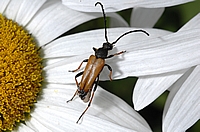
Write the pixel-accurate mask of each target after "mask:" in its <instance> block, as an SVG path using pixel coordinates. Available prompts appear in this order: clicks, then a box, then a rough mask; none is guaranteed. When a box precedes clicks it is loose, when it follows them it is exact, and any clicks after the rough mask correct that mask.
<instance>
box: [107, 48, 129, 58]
mask: <svg viewBox="0 0 200 132" xmlns="http://www.w3.org/2000/svg"><path fill="white" fill-rule="evenodd" d="M125 52H126V51H125V50H124V51H121V52H118V53H115V54H113V55H109V56H107V57H106V59H107V58H112V57H113V56H116V55H120V54H123V53H125Z"/></svg>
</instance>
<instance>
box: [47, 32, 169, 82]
mask: <svg viewBox="0 0 200 132" xmlns="http://www.w3.org/2000/svg"><path fill="white" fill-rule="evenodd" d="M128 29H132V28H125V29H124V28H116V29H112V30H111V31H113V32H111V33H110V34H109V38H110V39H111V40H114V38H115V39H116V36H119V31H120V32H125V31H127V30H128ZM100 31H101V32H100ZM128 31H129V30H128ZM147 32H149V33H150V34H152V35H151V37H156V36H158V35H161V34H169V32H166V31H162V30H153V29H151V30H150V29H147ZM120 34H121V33H120ZM100 36H102V38H100ZM131 36H132V35H127V36H126V39H122V40H120V42H119V43H118V44H116V45H117V47H118V45H119V46H120V45H121V44H124V43H125V44H126V41H133V42H136V45H134V46H135V48H136V49H137V48H139V47H140V46H141V45H137V41H141V40H142V39H143V40H144V39H147V38H148V37H147V36H146V35H144V34H142V33H137V34H133V36H134V37H131ZM103 37H104V30H97V31H95V32H85V33H80V34H76V35H71V36H67V37H64V38H61V39H58V40H56V41H54V42H52V43H50V44H49V45H47V46H45V47H43V49H44V53H45V57H44V58H52V57H54V58H57V57H65V56H74V55H78V56H74V57H67V58H65V59H63V60H61V61H60V62H56V63H51V64H50V65H48V66H46V67H45V68H44V70H45V71H46V72H45V75H46V81H48V82H52V83H71V82H74V75H76V74H77V73H70V72H68V71H69V70H74V69H76V68H77V67H78V66H79V64H80V63H81V62H82V60H84V59H87V58H88V57H89V56H90V55H91V54H93V50H92V47H97V45H98V47H99V45H101V44H102V43H103V41H104V38H103ZM93 41H95V42H96V41H97V42H99V41H100V42H99V43H94V42H93ZM79 44H86V45H84V46H80V45H79ZM145 44H147V43H144V45H145ZM66 45H67V46H66ZM76 45H77V46H76ZM69 47H70V48H69ZM124 49H125V48H124ZM114 50H115V51H114V52H112V53H115V52H117V51H116V49H114ZM121 50H122V49H121ZM75 51H76V52H75ZM112 59H114V61H113V62H116V61H119V58H118V57H116V58H112ZM112 59H111V60H112ZM48 60H51V59H47V62H48ZM111 60H108V61H107V63H108V64H111V66H112V68H113V71H114V72H113V79H115V74H118V72H116V71H119V67H116V66H115V64H112V63H111ZM83 67H84V65H83ZM123 77H124V76H122V78H123ZM100 79H101V80H108V79H109V78H108V72H107V69H106V68H105V69H104V70H103V71H102V74H101V76H100Z"/></svg>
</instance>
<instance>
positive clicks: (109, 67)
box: [104, 64, 112, 81]
mask: <svg viewBox="0 0 200 132" xmlns="http://www.w3.org/2000/svg"><path fill="white" fill-rule="evenodd" d="M104 66H107V67H108V70H110V74H109V78H110V81H112V77H111V76H112V68H111V66H109V65H108V64H105V65H104Z"/></svg>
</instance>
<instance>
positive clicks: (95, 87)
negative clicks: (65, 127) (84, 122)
mask: <svg viewBox="0 0 200 132" xmlns="http://www.w3.org/2000/svg"><path fill="white" fill-rule="evenodd" d="M98 83H99V75H98V77H97V81H96V82H95V86H94V89H93V91H92V96H91V98H90V102H89V103H88V106H87V107H86V109H85V110H84V111H83V113H82V114H81V116H80V117H79V118H78V120H77V122H76V123H78V122H79V120H80V119H81V118H82V117H83V115H84V114H85V112H86V111H87V110H88V109H89V107H90V105H91V103H92V100H93V98H94V93H95V91H96V89H97V85H98Z"/></svg>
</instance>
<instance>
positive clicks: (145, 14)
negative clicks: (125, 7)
mask: <svg viewBox="0 0 200 132" xmlns="http://www.w3.org/2000/svg"><path fill="white" fill-rule="evenodd" d="M163 12H164V8H139V7H138V8H133V10H132V14H131V20H130V21H131V22H130V25H131V27H141V28H146V27H149V28H150V27H153V26H154V25H155V24H156V22H157V21H158V19H159V18H160V16H161V15H162V13H163Z"/></svg>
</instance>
